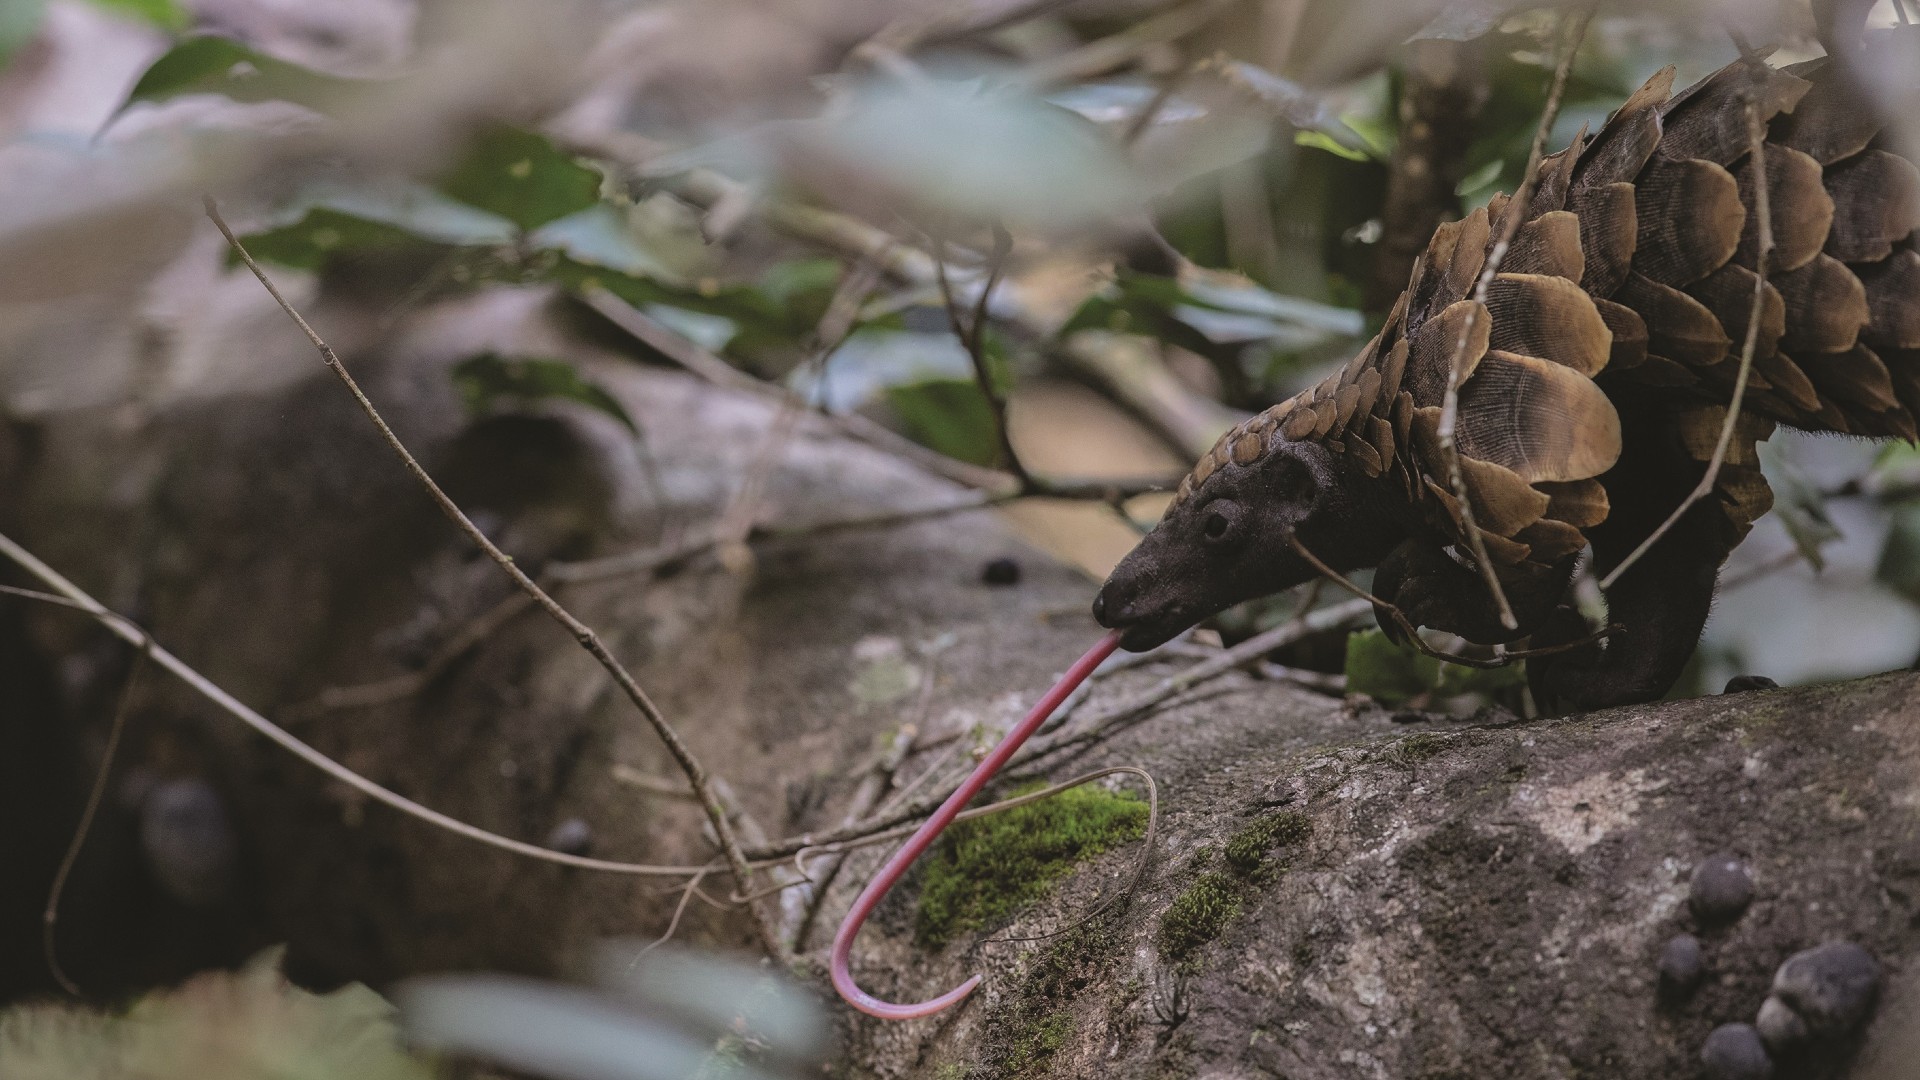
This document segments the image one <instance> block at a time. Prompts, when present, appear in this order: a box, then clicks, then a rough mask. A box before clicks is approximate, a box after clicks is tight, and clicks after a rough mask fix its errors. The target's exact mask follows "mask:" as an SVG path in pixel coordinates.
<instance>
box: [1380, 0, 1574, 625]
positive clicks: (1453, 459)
mask: <svg viewBox="0 0 1920 1080" xmlns="http://www.w3.org/2000/svg"><path fill="white" fill-rule="evenodd" d="M1561 18H1562V20H1564V19H1565V18H1566V16H1564V15H1563V16H1561ZM1592 21H1593V9H1592V8H1588V9H1587V10H1585V11H1583V12H1581V13H1580V14H1578V15H1576V16H1574V17H1573V24H1572V27H1571V28H1570V30H1569V31H1568V32H1567V33H1566V34H1564V35H1563V36H1564V37H1565V38H1566V45H1565V49H1564V51H1563V52H1562V54H1561V57H1560V63H1559V64H1558V65H1557V66H1555V67H1554V69H1553V86H1552V88H1551V89H1549V90H1548V91H1547V103H1546V107H1545V108H1543V109H1541V111H1540V124H1539V126H1538V127H1536V128H1535V129H1534V132H1533V145H1532V146H1531V147H1530V148H1528V150H1527V169H1526V172H1525V174H1524V175H1523V177H1522V179H1521V181H1520V189H1519V190H1518V191H1516V192H1514V194H1513V198H1512V200H1510V201H1509V202H1508V203H1507V212H1506V214H1505V215H1504V217H1503V218H1502V220H1501V223H1500V236H1499V238H1498V239H1496V240H1495V241H1494V244H1493V248H1492V250H1491V251H1489V252H1488V254H1487V262H1486V265H1485V266H1484V267H1482V268H1481V270H1480V280H1479V281H1477V282H1475V283H1474V287H1473V300H1474V306H1473V307H1472V308H1470V309H1469V310H1468V312H1467V318H1466V321H1465V323H1464V324H1463V325H1462V326H1461V328H1460V340H1459V341H1457V342H1455V343H1454V347H1453V360H1452V362H1451V363H1449V364H1448V365H1447V391H1446V396H1445V397H1443V398H1442V399H1441V404H1440V430H1439V441H1440V456H1441V458H1442V459H1443V460H1445V462H1446V465H1447V482H1448V484H1449V486H1451V487H1452V488H1453V494H1454V498H1455V499H1457V500H1458V501H1459V504H1460V525H1461V530H1460V531H1461V532H1463V533H1465V534H1466V539H1467V546H1468V547H1469V548H1471V549H1472V550H1473V561H1474V565H1475V568H1476V569H1478V570H1479V571H1480V580H1482V581H1484V582H1486V584H1487V592H1488V593H1489V594H1490V595H1491V596H1492V597H1493V603H1494V607H1495V608H1497V609H1498V610H1499V612H1500V624H1501V625H1502V626H1504V627H1506V628H1507V629H1509V630H1515V629H1518V628H1519V626H1520V621H1519V620H1518V619H1515V618H1514V617H1513V606H1512V605H1510V604H1508V603H1507V594H1506V591H1505V590H1504V589H1502V588H1501V587H1500V575H1499V574H1497V573H1495V572H1494V569H1493V561H1492V560H1491V559H1489V558H1488V557H1487V542H1486V541H1485V540H1484V539H1482V538H1481V536H1480V529H1479V526H1477V525H1475V524H1474V521H1473V501H1472V500H1471V499H1470V498H1468V496H1467V478H1466V476H1465V474H1463V473H1462V472H1461V471H1460V452H1459V449H1458V448H1457V447H1456V446H1455V445H1454V437H1453V428H1454V423H1455V421H1456V420H1458V418H1459V415H1460V382H1461V379H1462V377H1463V375H1464V374H1465V370H1464V369H1465V368H1466V366H1467V342H1468V341H1469V340H1470V339H1471V338H1472V336H1473V331H1474V329H1475V327H1476V326H1477V325H1478V323H1479V320H1480V319H1481V318H1482V317H1483V316H1482V315H1481V312H1483V311H1485V310H1486V304H1487V291H1488V290H1489V289H1490V288H1492V287H1493V278H1494V275H1496V274H1498V273H1499V272H1500V264H1501V263H1502V262H1504V261H1506V258H1507V249H1508V247H1509V246H1511V245H1512V243H1513V237H1514V234H1515V233H1516V232H1518V231H1519V229H1520V220H1521V219H1522V218H1524V217H1526V216H1527V209H1528V206H1529V204H1531V203H1532V202H1533V189H1534V188H1535V187H1536V186H1538V184H1539V180H1540V177H1539V171H1540V161H1541V159H1542V158H1543V157H1544V156H1545V155H1546V149H1547V136H1548V135H1549V134H1551V133H1552V131H1553V121H1554V118H1555V117H1557V116H1559V115H1560V99H1561V98H1562V97H1564V96H1565V95H1566V92H1567V77H1568V75H1569V74H1571V73H1572V71H1573V57H1574V54H1575V53H1577V52H1579V51H1580V42H1581V40H1582V39H1583V38H1585V37H1586V34H1587V24H1588V23H1590V22H1592ZM1394 610H1395V611H1396V612H1397V611H1398V610H1399V609H1398V608H1395V609H1394ZM1403 621H1404V620H1403ZM1414 640H1416V641H1418V640H1419V638H1418V637H1417V636H1416V637H1415V638H1414Z"/></svg>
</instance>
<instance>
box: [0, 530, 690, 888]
mask: <svg viewBox="0 0 1920 1080" xmlns="http://www.w3.org/2000/svg"><path fill="white" fill-rule="evenodd" d="M0 555H5V556H6V557H7V558H9V559H11V560H13V562H14V563H16V564H18V565H19V566H20V567H21V569H23V570H25V571H26V572H27V573H29V574H31V575H33V576H34V577H35V578H37V579H39V581H40V582H41V583H42V584H44V585H46V586H47V587H48V588H50V589H52V590H54V591H55V592H57V593H59V594H60V599H62V600H64V602H65V605H66V606H69V607H73V608H75V609H78V610H80V611H83V612H85V613H87V614H88V615H91V616H92V617H93V618H95V619H96V620H98V621H99V622H100V623H101V624H102V625H104V626H105V627H106V628H107V629H108V630H111V631H112V632H113V633H114V635H115V636H117V637H119V638H120V639H121V640H123V641H125V642H127V643H128V644H131V645H137V646H143V647H144V646H145V644H146V643H147V642H148V640H149V637H148V635H147V632H146V631H145V630H143V629H141V628H140V627H139V626H138V625H136V624H135V623H134V622H133V621H132V620H130V619H128V618H126V617H125V616H123V615H120V614H117V613H115V612H113V611H111V610H109V609H108V608H107V607H106V606H105V605H103V604H101V603H100V601H98V600H95V599H94V598H93V597H92V596H90V595H88V594H87V593H86V592H85V591H83V590H82V589H81V588H80V587H79V586H77V585H75V584H73V583H72V582H71V581H68V580H67V579H66V578H65V577H63V576H61V575H60V573H59V572H58V571H56V570H54V569H53V568H52V567H50V566H48V565H47V564H46V563H44V562H41V561H40V559H39V558H38V557H36V556H35V555H34V554H33V553H32V552H30V551H28V550H27V549H25V548H23V547H21V546H20V545H19V544H17V543H15V542H14V541H13V539H12V538H11V537H8V536H7V535H5V534H4V533H0ZM5 591H7V592H9V593H15V594H18V593H19V592H21V591H22V590H13V589H7V590H5ZM149 655H150V657H151V659H152V661H153V663H155V664H157V665H159V666H160V667H161V668H163V669H165V670H166V671H167V672H169V673H170V674H172V675H173V676H174V677H175V678H177V679H179V680H180V681H181V682H184V683H186V684H187V685H188V686H189V687H192V688H193V689H194V690H195V691H196V692H198V693H199V694H200V696H201V697H204V698H206V699H207V700H208V701H210V702H212V703H213V704H214V705H216V706H218V707H219V708H220V709H221V710H222V711H224V712H226V713H227V714H228V715H230V716H232V717H233V718H234V719H236V720H239V721H240V722H241V723H243V724H245V725H247V726H248V727H250V728H252V729H253V730H255V731H257V732H259V733H260V734H261V735H264V736H266V737H267V738H268V739H269V740H271V741H272V742H274V743H276V744H278V745H279V746H280V747H281V748H282V749H284V750H286V751H288V752H289V753H291V754H293V755H294V756H295V757H297V758H299V759H300V760H302V761H304V762H306V763H307V764H309V765H311V766H313V767H314V768H316V769H319V770H320V771H321V772H323V773H326V774H327V775H328V776H330V777H332V778H333V779H335V780H337V781H339V782H340V783H342V784H345V785H347V786H348V787H350V788H352V789H353V790H355V791H358V792H360V793H361V794H362V795H365V796H367V797H368V798H370V799H373V800H374V801H375V802H379V803H384V804H385V805H387V806H390V807H392V808H394V809H395V810H398V811H400V812H401V813H403V814H406V815H408V816H409V817H414V818H418V819H419V820H421V821H424V822H426V823H427V824H429V825H433V826H436V827H438V828H441V829H445V830H446V831H448V832H450V833H454V834H456V835H458V836H464V837H466V838H467V839H469V840H474V841H477V842H479V843H482V844H486V845H487V846H489V847H495V848H499V849H501V850H502V851H510V852H512V853H514V854H515V855H524V856H526V857H528V858H530V859H538V860H540V861H541V862H549V863H556V864H558V865H561V866H571V867H574V868H576V869H581V870H600V871H605V872H607V873H615V874H632V875H637V876H643V877H645V876H659V877H682V876H685V875H687V874H692V873H696V872H698V871H699V869H700V867H697V866H654V865H648V864H644V863H624V862H613V861H611V860H607V859H590V858H587V857H585V856H581V855H568V854H565V853H563V852H558V851H551V850H548V849H547V848H543V847H536V846H534V845H533V844H528V843H525V842H523V841H519V840H514V839H511V838H509V837H505V836H501V835H499V834H497V833H491V832H488V831H486V830H485V829H481V828H478V827H476V826H473V825H469V824H467V823H466V822H464V821H460V820H458V819H456V818H451V817H448V816H447V815H445V814H442V813H440V812H439V811H437V810H433V809H430V808H428V807H425V806H422V805H421V804H419V803H417V802H414V801H413V800H412V799H409V798H407V797H406V796H404V795H401V794H398V793H397V792H393V791H390V790H388V789H387V788H384V787H381V786H380V785H379V784H376V783H374V782H373V781H371V780H369V779H367V778H366V777H364V776H361V775H360V774H359V773H357V772H354V771H353V770H352V769H349V768H347V767H346V766H345V765H342V764H340V763H339V762H337V761H335V760H333V759H332V758H330V757H328V756H326V755H325V754H322V753H321V752H320V751H318V750H315V749H314V748H313V747H311V746H308V745H307V744H306V743H304V742H301V741H300V740H299V739H297V738H295V737H294V736H293V735H292V734H291V733H289V732H288V731H287V730H286V729H285V728H283V727H281V726H279V725H278V724H275V723H274V722H273V721H271V720H268V719H267V718H266V717H264V716H261V715H260V714H259V713H258V712H255V711H254V710H253V709H251V708H249V707H247V706H246V705H245V704H243V703H241V702H240V700H239V699H237V698H235V697H234V696H233V695H232V694H229V693H227V692H226V691H225V690H223V689H221V687H220V686H219V684H217V683H215V682H213V680H211V679H209V678H207V677H206V676H205V675H202V674H200V673H199V672H198V671H196V670H194V669H193V668H192V667H190V666H189V665H188V664H187V663H186V661H184V660H181V659H180V658H179V657H177V656H175V655H173V654H172V653H170V652H168V651H167V650H166V649H164V648H162V647H161V646H160V645H158V644H154V645H153V646H152V647H151V649H150V650H149Z"/></svg>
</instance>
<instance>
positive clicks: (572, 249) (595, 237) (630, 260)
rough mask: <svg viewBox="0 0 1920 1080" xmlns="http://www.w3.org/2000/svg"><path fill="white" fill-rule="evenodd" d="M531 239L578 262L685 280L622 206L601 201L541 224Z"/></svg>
mask: <svg viewBox="0 0 1920 1080" xmlns="http://www.w3.org/2000/svg"><path fill="white" fill-rule="evenodd" d="M527 242H528V243H529V244H530V245H531V246H533V247H536V248H543V249H549V250H554V251H560V252H564V253H565V254H566V255H567V257H569V258H571V259H573V260H575V261H577V262H581V263H586V264H589V265H592V266H601V267H605V268H607V269H609V270H617V271H619V272H620V273H623V274H631V275H635V276H638V277H643V278H650V279H653V280H658V281H673V282H676V283H677V282H679V281H680V280H681V279H682V275H681V274H680V273H679V272H678V271H677V270H675V269H674V268H672V267H670V266H668V265H667V263H666V262H665V261H664V260H662V259H661V258H660V257H659V255H658V254H656V253H655V252H654V251H653V250H651V249H650V248H648V247H647V246H646V245H645V244H643V243H642V242H641V241H640V239H639V238H638V237H636V236H635V235H634V231H633V230H632V229H630V228H628V227H627V221H626V218H625V217H624V216H623V215H622V214H621V213H620V211H619V209H618V208H616V207H614V206H611V205H609V204H607V203H603V202H599V201H597V200H596V201H595V202H594V204H593V205H592V206H590V207H588V208H587V209H585V210H582V211H580V212H579V213H573V214H568V215H567V216H566V217H562V218H558V219H556V220H553V221H549V222H547V223H546V224H544V225H542V226H540V228H539V229H538V230H536V231H535V232H534V233H533V235H532V236H530V237H528V238H527Z"/></svg>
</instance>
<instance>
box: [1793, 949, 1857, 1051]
mask: <svg viewBox="0 0 1920 1080" xmlns="http://www.w3.org/2000/svg"><path fill="white" fill-rule="evenodd" d="M1879 994H1880V965H1879V963H1878V962H1876V961H1875V960H1874V958H1873V957H1872V956H1871V955H1870V954H1869V953H1868V952H1867V950H1865V949H1863V948H1861V947H1860V946H1858V945H1855V944H1854V943H1852V942H1850V941H1829V942H1827V943H1826V944H1824V945H1816V946H1814V947H1813V948H1811V949H1807V950H1806V951H1804V952H1797V953H1794V954H1793V955H1792V956H1789V957H1787V962H1786V963H1784V964H1781V965H1780V970H1779V971H1776V972H1774V974H1773V996H1774V997H1777V998H1779V999H1780V1000H1781V1001H1782V1002H1783V1003H1785V1004H1786V1005H1787V1006H1789V1007H1790V1008H1792V1010H1793V1011H1794V1012H1796V1013H1798V1014H1799V1015H1800V1018H1801V1019H1802V1020H1804V1021H1806V1026H1807V1030H1808V1032H1809V1033H1810V1034H1812V1035H1814V1036H1816V1037H1832V1036H1841V1035H1846V1034H1848V1033H1849V1032H1851V1031H1853V1030H1854V1029H1855V1028H1857V1027H1859V1026H1860V1025H1861V1024H1862V1023H1863V1022H1865V1021H1866V1019H1867V1015H1868V1014H1869V1013H1871V1012H1872V1011H1873V1003H1874V999H1875V998H1877V997H1879Z"/></svg>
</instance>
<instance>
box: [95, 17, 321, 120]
mask: <svg viewBox="0 0 1920 1080" xmlns="http://www.w3.org/2000/svg"><path fill="white" fill-rule="evenodd" d="M356 82H357V81H356V80H350V79H342V78H338V77H336V76H332V75H322V74H320V73H319V72H317V71H311V70H309V69H307V68H304V67H301V66H300V65H298V64H291V63H288V62H287V61H285V60H276V59H274V58H273V57H271V56H268V55H266V54H265V53H262V52H258V51H255V50H253V49H250V48H248V47H246V46H245V45H242V44H240V43H239V42H237V41H234V40H232V39H231V38H223V37H215V36H211V35H209V36H203V37H190V38H187V39H186V40H185V41H182V42H180V43H179V44H178V45H175V46H174V47H173V48H171V49H168V50H167V51H166V52H165V53H164V54H162V55H161V57H160V59H158V60H155V61H154V62H153V65H152V66H151V67H149V68H147V71H146V74H144V75H142V76H140V79H139V81H138V82H135V83H134V84H133V89H132V90H131V91H129V92H128V93H127V101H126V104H127V105H132V104H134V103H135V102H142V101H146V102H158V101H166V100H168V99H169V98H176V97H180V96H182V95H184V94H219V95H221V96H223V97H228V98H232V99H233V100H235V101H242V102H254V101H292V102H296V103H298V104H302V105H309V106H311V105H315V104H317V103H319V102H321V101H324V100H325V99H326V98H328V97H329V96H332V95H334V94H336V93H337V92H339V91H340V90H342V89H345V88H347V87H350V86H353V85H356ZM122 107H123V108H124V107H125V106H122Z"/></svg>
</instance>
